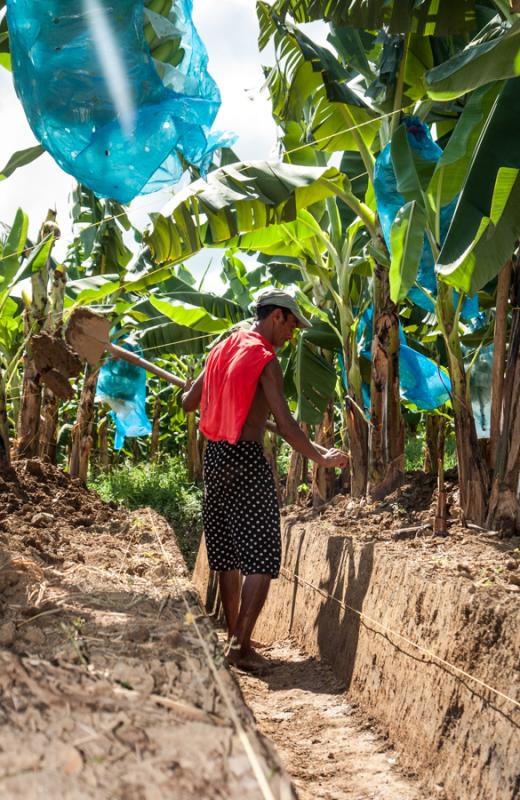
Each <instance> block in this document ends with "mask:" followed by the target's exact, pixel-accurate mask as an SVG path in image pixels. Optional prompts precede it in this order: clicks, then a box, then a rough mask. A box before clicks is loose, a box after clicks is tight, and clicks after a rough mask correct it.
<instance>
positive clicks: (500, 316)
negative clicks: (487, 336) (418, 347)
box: [489, 259, 513, 470]
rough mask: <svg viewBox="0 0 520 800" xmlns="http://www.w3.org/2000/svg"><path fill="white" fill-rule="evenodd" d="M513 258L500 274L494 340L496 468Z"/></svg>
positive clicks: (492, 447) (492, 440) (492, 444)
mask: <svg viewBox="0 0 520 800" xmlns="http://www.w3.org/2000/svg"><path fill="white" fill-rule="evenodd" d="M512 266H513V260H512V259H509V260H508V261H507V263H506V264H505V265H504V267H503V268H502V271H501V272H500V275H499V276H498V288H497V301H496V317H495V334H494V340H493V380H492V385H491V428H490V437H489V459H490V467H491V469H492V470H494V469H495V466H496V459H497V448H498V440H499V436H500V427H501V426H500V421H501V417H502V408H503V395H504V373H505V368H506V346H507V310H508V305H509V293H510V289H511V271H512Z"/></svg>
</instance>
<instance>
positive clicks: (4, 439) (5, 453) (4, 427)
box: [0, 372, 11, 467]
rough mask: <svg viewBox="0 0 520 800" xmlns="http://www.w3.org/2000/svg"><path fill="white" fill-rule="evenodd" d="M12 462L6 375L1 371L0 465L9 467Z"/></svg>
mask: <svg viewBox="0 0 520 800" xmlns="http://www.w3.org/2000/svg"><path fill="white" fill-rule="evenodd" d="M10 463H11V447H10V443H9V421H8V419H7V402H6V397H5V384H4V376H3V375H2V373H1V372H0V467H8V466H9V465H10Z"/></svg>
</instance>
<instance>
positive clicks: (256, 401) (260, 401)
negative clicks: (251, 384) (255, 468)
mask: <svg viewBox="0 0 520 800" xmlns="http://www.w3.org/2000/svg"><path fill="white" fill-rule="evenodd" d="M268 416H269V405H268V402H267V398H266V396H265V392H264V390H263V387H262V384H261V383H259V384H258V386H257V388H256V392H255V396H254V397H253V402H252V403H251V407H250V409H249V413H248V415H247V419H246V421H245V422H244V427H243V428H242V433H241V434H240V439H241V441H246V442H260V443H261V444H262V443H263V441H264V433H265V426H266V422H267V417H268Z"/></svg>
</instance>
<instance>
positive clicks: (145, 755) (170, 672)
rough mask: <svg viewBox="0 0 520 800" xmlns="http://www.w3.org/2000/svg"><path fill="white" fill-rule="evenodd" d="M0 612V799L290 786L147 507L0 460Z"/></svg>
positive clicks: (42, 469)
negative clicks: (126, 507)
mask: <svg viewBox="0 0 520 800" xmlns="http://www.w3.org/2000/svg"><path fill="white" fill-rule="evenodd" d="M0 612H1V615H2V616H1V621H0V796H1V797H2V800H11V798H23V800H36V799H38V800H39V799H40V798H41V800H50V799H51V798H52V799H53V800H54V799H56V800H69V799H70V800H72V799H73V800H86V799H87V798H89V799H90V798H92V799H94V798H95V800H105V799H108V798H110V800H112V799H114V800H116V798H117V800H162V798H175V800H185V799H186V800H192V799H194V798H226V800H227V799H228V798H237V800H238V798H241V800H242V798H246V797H247V798H254V800H257V798H262V797H265V796H266V795H265V792H263V791H262V790H261V786H260V783H259V780H260V781H261V780H262V778H260V779H259V777H258V771H260V772H261V773H262V775H263V776H264V778H263V780H264V781H267V783H268V785H269V786H270V787H271V789H272V791H273V796H274V797H276V798H284V799H285V798H287V800H289V798H291V797H293V792H292V789H291V788H290V784H289V781H288V779H287V777H286V776H285V775H284V774H283V771H282V770H281V769H280V767H279V764H278V762H277V759H276V757H275V756H274V755H273V753H272V751H271V749H270V747H269V746H268V745H267V744H266V743H265V742H263V741H262V740H261V738H260V737H259V736H258V734H257V733H256V731H255V728H254V723H253V719H252V716H251V714H250V713H249V712H248V711H247V709H246V707H245V706H244V704H243V702H242V700H241V696H240V692H239V690H238V687H237V685H236V683H235V682H234V681H233V679H232V678H231V676H230V674H229V672H228V670H227V669H226V668H225V667H223V665H222V657H221V655H220V650H219V647H218V642H217V641H216V638H215V635H214V634H213V632H212V629H211V627H210V626H209V623H208V621H207V618H205V617H201V616H200V608H199V606H198V605H197V598H196V597H195V596H194V593H193V590H192V586H191V584H190V582H189V581H188V580H187V578H186V569H185V566H184V562H183V560H182V557H181V556H180V553H179V551H178V549H177V545H176V543H175V539H174V537H173V534H172V531H171V529H169V528H168V526H167V524H166V523H165V521H164V520H163V519H162V518H161V517H159V516H158V515H156V514H154V512H152V511H150V510H146V509H145V510H141V511H138V512H135V513H132V514H130V513H127V512H124V511H121V510H118V509H116V508H114V507H113V506H110V505H106V504H104V503H102V502H101V501H100V500H99V498H97V497H96V495H94V494H93V493H91V492H87V491H86V490H84V489H82V488H81V487H80V486H79V485H78V483H76V482H75V481H71V480H69V479H68V478H67V477H66V476H65V475H63V474H62V473H61V472H60V471H59V470H56V469H54V468H52V467H48V466H42V465H41V464H40V463H39V462H38V461H27V462H22V463H19V464H17V465H16V470H14V469H13V470H11V471H8V472H4V473H3V474H2V476H1V477H0ZM244 736H247V741H246V740H245V739H244ZM247 742H249V744H247Z"/></svg>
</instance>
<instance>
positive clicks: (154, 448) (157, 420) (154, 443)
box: [150, 396, 162, 461]
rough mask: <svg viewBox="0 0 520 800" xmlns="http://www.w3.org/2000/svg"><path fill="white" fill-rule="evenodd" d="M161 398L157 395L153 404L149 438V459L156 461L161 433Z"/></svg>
mask: <svg viewBox="0 0 520 800" xmlns="http://www.w3.org/2000/svg"><path fill="white" fill-rule="evenodd" d="M161 412H162V402H161V398H160V397H159V396H157V397H156V398H155V401H154V404H153V420H152V437H151V440H150V461H157V459H158V457H159V436H160V433H161Z"/></svg>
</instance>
